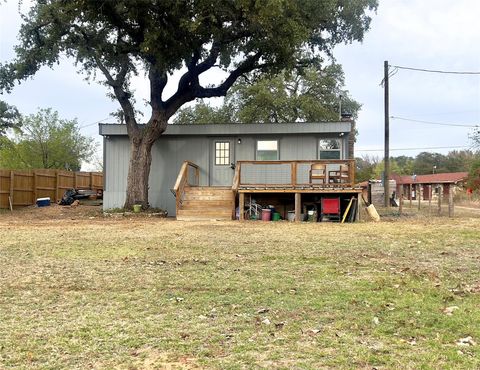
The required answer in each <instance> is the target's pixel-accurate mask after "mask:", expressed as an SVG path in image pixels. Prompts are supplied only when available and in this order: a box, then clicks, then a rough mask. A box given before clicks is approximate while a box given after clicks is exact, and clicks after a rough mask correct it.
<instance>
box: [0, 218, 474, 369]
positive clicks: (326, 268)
mask: <svg viewBox="0 0 480 370" xmlns="http://www.w3.org/2000/svg"><path fill="white" fill-rule="evenodd" d="M67 216H68V215H67ZM479 221H480V219H479V218H478V216H477V217H474V216H471V217H463V218H460V217H458V218H454V219H447V218H439V217H405V218H403V219H401V220H396V221H393V220H391V221H383V222H381V223H378V224H373V223H357V224H345V225H339V224H327V223H325V224H308V223H302V224H292V223H286V222H278V223H263V222H245V223H239V222H203V223H195V222H192V223H183V222H175V221H169V220H158V219H147V218H133V219H126V220H125V219H104V218H102V217H98V216H92V215H91V214H90V215H89V217H83V218H76V219H74V220H71V219H70V218H68V217H64V218H62V219H55V218H48V219H43V220H37V219H35V217H30V219H28V220H27V221H25V220H23V219H22V218H21V217H12V216H9V215H8V214H6V213H5V212H4V213H2V214H0V240H1V242H0V368H52V369H53V368H94V369H97V368H106V369H111V368H120V369H135V368H139V369H143V368H147V369H148V368H160V369H161V368H172V369H175V368H188V369H190V368H222V369H243V368H246V369H250V368H302V369H303V368H306V369H310V368H311V369H316V368H366V369H367V368H368V369H372V368H377V369H382V368H403V369H408V368H411V369H418V368H425V369H430V368H468V369H473V368H479V367H480V228H479ZM467 337H471V338H472V339H471V340H470V339H466V340H465V342H466V343H463V345H459V343H457V342H458V341H459V340H460V339H462V338H467ZM475 342H476V344H475Z"/></svg>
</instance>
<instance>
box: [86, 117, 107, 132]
mask: <svg viewBox="0 0 480 370" xmlns="http://www.w3.org/2000/svg"><path fill="white" fill-rule="evenodd" d="M109 118H110V117H107V118H104V119H101V120H100V121H97V122H93V123H88V124H86V125H81V126H79V127H78V128H79V129H82V128H85V127H89V126H93V125H97V124H99V123H101V122H103V121H105V120H106V119H109Z"/></svg>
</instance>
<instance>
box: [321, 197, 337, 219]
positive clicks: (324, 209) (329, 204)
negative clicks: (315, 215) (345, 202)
mask: <svg viewBox="0 0 480 370" xmlns="http://www.w3.org/2000/svg"><path fill="white" fill-rule="evenodd" d="M340 216H341V212H340V197H335V198H322V199H321V200H320V221H323V218H324V217H327V218H328V219H329V220H332V221H340Z"/></svg>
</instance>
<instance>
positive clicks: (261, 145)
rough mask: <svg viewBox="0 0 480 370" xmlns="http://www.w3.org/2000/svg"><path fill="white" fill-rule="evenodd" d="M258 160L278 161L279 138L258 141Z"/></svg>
mask: <svg viewBox="0 0 480 370" xmlns="http://www.w3.org/2000/svg"><path fill="white" fill-rule="evenodd" d="M256 154H257V155H256V157H255V158H256V160H257V161H276V160H278V159H279V157H278V140H259V141H257V153H256Z"/></svg>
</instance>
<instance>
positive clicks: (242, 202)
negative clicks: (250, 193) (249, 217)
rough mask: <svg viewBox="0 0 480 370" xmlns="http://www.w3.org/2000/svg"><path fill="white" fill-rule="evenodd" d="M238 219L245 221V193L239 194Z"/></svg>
mask: <svg viewBox="0 0 480 370" xmlns="http://www.w3.org/2000/svg"><path fill="white" fill-rule="evenodd" d="M238 219H239V220H240V221H244V220H245V193H239V194H238Z"/></svg>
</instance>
